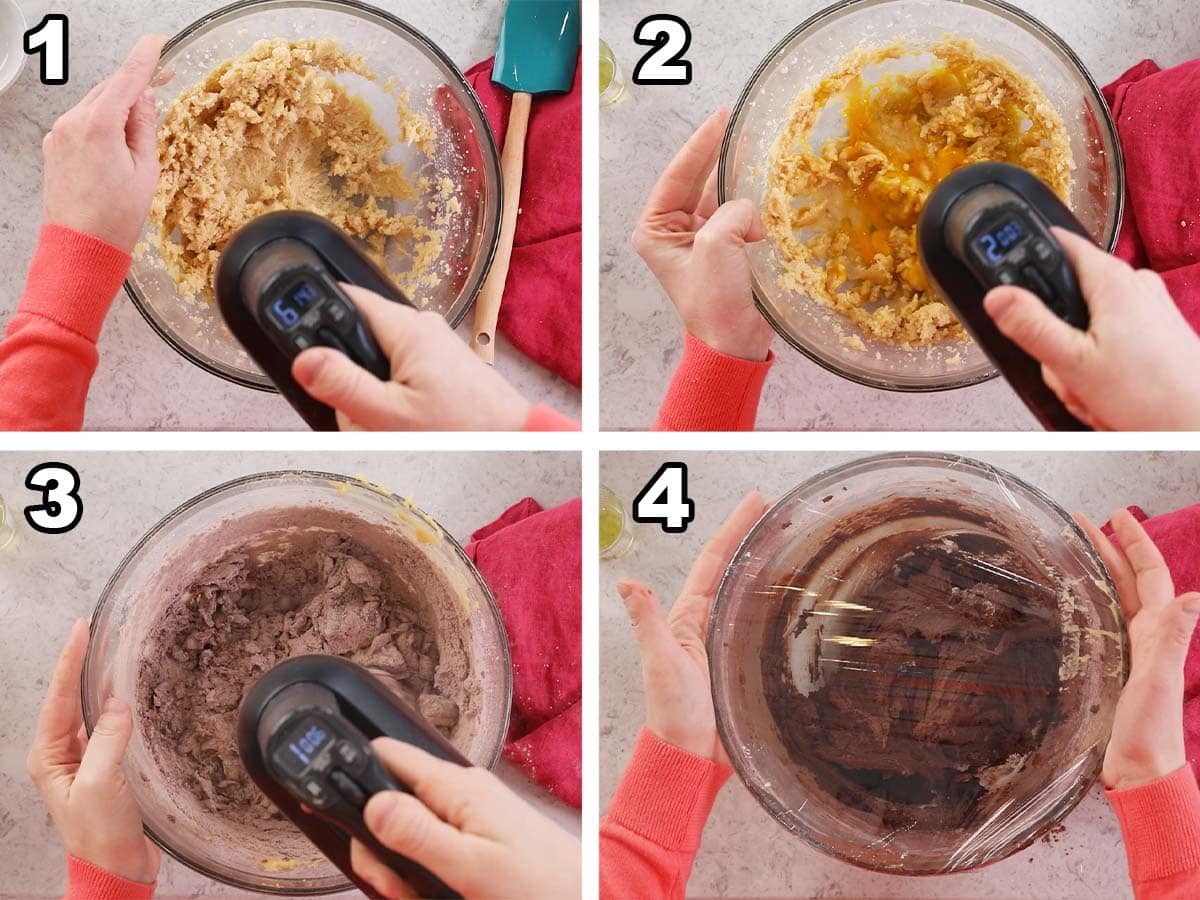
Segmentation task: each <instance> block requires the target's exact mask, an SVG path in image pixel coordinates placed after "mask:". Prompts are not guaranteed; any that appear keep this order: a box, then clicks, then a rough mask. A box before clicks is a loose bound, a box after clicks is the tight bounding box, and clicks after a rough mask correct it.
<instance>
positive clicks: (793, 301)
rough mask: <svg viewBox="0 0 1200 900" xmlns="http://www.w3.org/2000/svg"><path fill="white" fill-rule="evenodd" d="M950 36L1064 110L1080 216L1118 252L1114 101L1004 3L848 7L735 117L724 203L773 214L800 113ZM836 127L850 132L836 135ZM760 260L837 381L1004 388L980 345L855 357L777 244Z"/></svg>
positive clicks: (942, 0)
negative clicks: (859, 67) (800, 104)
mask: <svg viewBox="0 0 1200 900" xmlns="http://www.w3.org/2000/svg"><path fill="white" fill-rule="evenodd" d="M946 36H951V37H956V38H969V39H971V40H973V41H974V42H975V43H976V44H977V45H978V46H979V47H980V48H981V49H982V50H983V51H984V52H985V53H988V54H992V55H996V56H1000V57H1002V58H1004V59H1005V60H1007V61H1008V63H1009V64H1010V65H1012V67H1013V68H1014V69H1016V70H1017V71H1018V72H1020V73H1022V74H1024V75H1026V76H1027V77H1029V78H1031V79H1032V80H1033V81H1034V82H1036V83H1037V85H1038V86H1039V87H1040V88H1041V89H1042V91H1043V93H1044V94H1045V95H1046V97H1047V98H1048V99H1049V100H1050V102H1051V103H1053V104H1054V106H1055V108H1056V109H1057V110H1058V112H1059V114H1060V115H1061V116H1062V119H1063V122H1064V124H1065V125H1066V130H1067V134H1068V135H1069V137H1070V143H1071V153H1072V156H1073V157H1074V159H1075V163H1076V169H1075V173H1074V175H1075V177H1074V185H1073V187H1072V190H1071V196H1070V198H1069V202H1068V206H1070V207H1071V210H1072V211H1073V212H1074V213H1075V216H1076V217H1077V218H1078V219H1079V220H1080V222H1082V223H1083V225H1084V226H1085V227H1086V228H1087V230H1088V231H1089V232H1090V233H1091V235H1092V236H1093V237H1094V238H1095V239H1096V242H1097V243H1098V244H1100V245H1101V246H1102V247H1105V248H1106V249H1108V250H1112V248H1113V247H1114V246H1115V245H1116V239H1117V233H1118V231H1119V230H1120V225H1121V215H1122V211H1123V207H1124V202H1125V181H1124V179H1125V175H1124V165H1123V160H1122V156H1121V145H1120V142H1119V141H1118V139H1117V132H1116V128H1115V127H1114V125H1113V122H1112V118H1111V116H1110V115H1109V111H1108V106H1107V104H1106V103H1105V102H1104V97H1103V95H1102V94H1101V93H1100V89H1099V88H1098V87H1097V86H1096V83H1095V82H1094V81H1093V80H1092V77H1091V76H1090V75H1089V74H1088V72H1087V70H1086V69H1085V68H1084V66H1083V63H1082V62H1081V61H1080V60H1079V58H1078V57H1077V56H1076V55H1075V53H1074V52H1073V51H1072V50H1071V49H1070V48H1069V47H1068V46H1067V45H1066V44H1065V43H1064V42H1063V41H1062V39H1061V38H1059V37H1058V36H1057V35H1056V34H1054V33H1053V32H1051V31H1050V30H1049V29H1048V28H1046V27H1045V26H1044V25H1042V24H1041V23H1040V22H1038V21H1037V20H1036V19H1034V18H1032V17H1030V16H1029V15H1027V14H1026V13H1024V12H1022V11H1020V10H1018V9H1016V8H1014V7H1012V6H1010V5H1008V4H1007V3H1002V2H998V0H846V2H842V3H837V4H835V5H833V6H831V7H829V8H828V9H826V10H824V11H823V12H820V13H818V14H817V15H815V16H813V17H812V18H811V19H809V20H808V21H807V22H805V23H804V24H802V25H800V27H798V28H797V29H796V30H795V31H793V32H792V33H791V34H789V35H788V36H787V37H785V38H784V39H783V40H782V41H781V42H780V43H779V45H778V46H777V47H775V49H774V50H772V51H771V52H770V53H769V54H768V55H767V57H766V59H765V60H763V62H762V64H761V65H759V67H758V69H757V70H756V71H755V72H754V75H753V76H752V77H751V78H750V82H749V84H747V85H746V88H745V90H744V91H742V95H741V98H740V99H739V100H738V103H737V106H736V107H735V108H734V111H733V115H732V117H731V118H730V121H729V128H728V130H727V131H726V133H725V142H724V146H723V147H722V150H721V158H720V168H719V173H718V185H719V193H720V199H721V201H722V202H724V201H726V200H733V199H740V198H748V199H750V200H752V201H753V202H754V203H755V204H761V202H762V200H763V196H764V193H765V187H766V181H767V176H768V171H769V159H770V155H771V149H772V147H773V146H774V144H775V140H776V138H777V137H778V136H779V134H780V132H781V130H782V129H783V127H784V125H785V124H786V123H787V121H788V118H789V112H790V107H791V105H792V102H793V101H794V100H795V98H796V96H797V94H799V93H800V92H801V91H802V90H806V89H809V88H812V87H814V86H815V85H816V84H817V83H818V82H819V81H820V80H821V79H822V78H824V77H825V76H826V75H828V74H830V73H831V72H833V70H834V68H835V67H836V66H838V65H839V64H840V63H841V62H842V60H843V59H845V58H846V57H847V56H848V55H849V54H850V53H851V52H852V51H854V50H856V49H858V48H860V47H864V46H867V47H870V46H885V45H890V44H894V43H896V42H898V41H904V42H906V43H907V44H908V45H910V46H912V47H913V48H914V51H919V49H920V48H921V47H922V46H927V45H929V44H931V43H933V42H936V41H938V40H941V39H942V38H944V37H946ZM912 60H913V57H907V58H905V59H901V60H897V61H893V62H889V63H886V64H883V65H880V66H876V67H874V68H873V69H872V72H874V71H875V69H878V72H879V74H880V75H882V74H886V73H889V72H892V71H899V70H902V69H907V68H911V67H912V65H913V62H912ZM873 77H874V76H873ZM830 120H832V121H830ZM834 121H836V122H837V123H838V130H834V129H833V128H832V127H830V126H831V125H832V124H833V123H834ZM823 122H824V127H822V125H823ZM841 124H844V123H842V121H841V119H840V117H833V116H823V117H822V120H821V121H818V130H816V131H814V133H813V139H814V141H815V142H818V143H823V142H824V141H826V140H829V139H831V138H834V137H837V136H839V135H844V134H845V129H844V128H843V127H840V126H841ZM749 251H750V260H751V267H752V269H753V285H754V296H755V299H756V300H757V302H758V306H759V309H760V310H761V311H762V313H763V315H764V316H765V317H766V318H767V320H768V321H769V322H770V323H771V325H772V326H774V328H775V330H776V331H777V332H779V334H780V335H781V336H782V337H783V338H784V339H785V340H787V342H788V343H789V344H791V345H792V346H793V347H795V348H796V349H797V350H799V351H800V352H802V353H804V354H805V355H806V356H808V357H809V358H810V359H812V360H813V361H814V362H816V363H818V364H819V365H821V366H823V367H824V368H826V369H828V370H829V371H831V372H834V373H836V374H838V375H841V376H842V377H844V378H848V379H850V380H851V381H856V382H858V383H860V384H865V385H869V386H871V387H876V388H884V389H887V390H895V391H937V390H947V389H951V388H958V387H965V386H967V385H970V384H975V383H978V382H981V381H986V380H987V379H989V378H993V377H995V376H996V374H997V372H996V370H995V368H994V367H993V366H992V363H991V361H990V360H989V359H988V358H987V356H986V355H985V354H984V353H983V351H981V350H980V349H979V348H978V347H977V346H975V344H973V343H965V342H961V341H954V342H949V343H943V344H939V345H934V346H931V347H917V348H913V349H910V350H904V349H902V348H900V347H898V346H896V345H894V344H889V343H885V342H882V341H873V340H869V339H867V338H866V337H863V343H864V344H865V347H866V349H865V350H858V349H853V348H851V347H848V346H846V345H845V343H844V339H845V338H846V337H847V336H848V335H858V332H857V330H856V329H855V328H854V326H853V325H851V324H850V322H849V321H848V320H847V319H845V318H844V317H842V316H841V315H839V314H838V313H835V312H833V311H832V310H830V309H828V308H827V307H825V306H823V305H822V304H821V303H819V302H818V301H816V300H814V299H812V298H811V297H809V296H807V295H805V294H802V293H798V292H795V291H788V290H784V289H783V288H782V287H781V286H780V284H779V279H780V274H781V272H782V264H781V262H780V259H779V257H778V256H777V254H776V252H775V250H774V248H773V246H772V244H771V242H770V241H769V240H767V241H763V242H761V243H758V244H752V245H750V247H749Z"/></svg>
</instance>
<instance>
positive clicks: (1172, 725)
mask: <svg viewBox="0 0 1200 900" xmlns="http://www.w3.org/2000/svg"><path fill="white" fill-rule="evenodd" d="M1075 520H1076V521H1077V522H1079V524H1080V526H1081V527H1082V528H1083V529H1084V531H1085V532H1086V533H1087V535H1088V537H1089V538H1090V539H1091V541H1092V543H1093V544H1094V545H1095V546H1096V549H1097V551H1098V552H1099V553H1100V557H1101V559H1103V560H1104V564H1105V565H1106V566H1107V567H1108V572H1109V574H1110V575H1112V579H1113V582H1114V583H1115V584H1116V586H1117V593H1118V594H1119V595H1120V598H1121V608H1122V609H1123V610H1124V611H1125V619H1126V622H1127V627H1128V629H1129V643H1130V647H1131V656H1132V662H1131V666H1130V671H1129V681H1128V682H1126V684H1125V688H1124V690H1122V691H1121V698H1120V700H1119V701H1118V702H1117V713H1116V718H1115V720H1114V721H1113V732H1112V738H1111V739H1110V740H1109V742H1108V750H1107V752H1106V753H1105V754H1104V769H1103V771H1102V772H1101V773H1100V779H1101V781H1103V782H1104V786H1105V787H1106V788H1108V789H1109V790H1126V789H1128V788H1133V787H1138V786H1140V785H1144V784H1149V783H1150V782H1152V781H1156V780H1157V779H1159V778H1162V777H1163V776H1165V775H1170V774H1171V773H1172V772H1174V771H1175V770H1176V769H1178V768H1180V767H1182V766H1184V765H1185V764H1186V763H1187V754H1186V752H1185V750H1184V744H1183V664H1184V661H1185V660H1186V659H1187V653H1188V647H1189V645H1190V644H1191V641H1192V632H1193V631H1194V630H1195V628H1196V620H1197V619H1198V618H1200V594H1184V595H1182V596H1180V597H1176V596H1175V585H1174V583H1173V582H1172V581H1171V573H1170V571H1169V570H1168V569H1167V564H1166V563H1165V562H1164V561H1163V558H1162V554H1161V553H1160V552H1159V551H1158V548H1157V547H1155V546H1154V542H1153V541H1151V540H1150V537H1149V535H1147V534H1146V531H1145V529H1144V528H1142V526H1141V525H1140V524H1138V521H1137V520H1136V519H1135V518H1134V517H1133V516H1132V515H1131V514H1130V513H1129V512H1128V511H1127V510H1121V511H1120V512H1118V513H1116V514H1115V515H1114V516H1113V518H1112V526H1113V534H1114V535H1115V536H1116V539H1117V541H1118V542H1119V543H1120V546H1119V547H1118V546H1117V545H1116V543H1114V542H1113V541H1110V540H1109V539H1108V537H1107V536H1105V534H1104V533H1103V532H1102V531H1101V530H1100V529H1099V528H1097V527H1096V526H1095V525H1094V524H1093V523H1092V522H1090V521H1088V519H1087V517H1086V516H1083V515H1081V514H1079V515H1076V516H1075Z"/></svg>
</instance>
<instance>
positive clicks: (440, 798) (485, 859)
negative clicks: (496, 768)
mask: <svg viewBox="0 0 1200 900" xmlns="http://www.w3.org/2000/svg"><path fill="white" fill-rule="evenodd" d="M371 746H372V747H373V748H374V749H375V752H376V754H377V755H378V756H379V759H380V760H381V761H382V762H383V764H384V766H386V767H387V769H388V770H389V771H390V772H391V773H392V774H393V775H395V776H396V778H397V779H398V780H399V781H400V782H401V783H403V784H406V785H408V786H409V787H410V788H411V789H412V794H404V793H400V792H397V791H384V792H382V793H379V794H376V795H375V796H374V797H372V798H371V799H370V801H369V802H368V803H367V805H366V808H365V809H364V810H363V821H364V822H365V823H366V826H367V828H369V829H370V830H371V833H372V834H373V835H375V837H376V838H377V839H378V840H379V842H380V843H381V844H383V846H385V847H387V848H388V849H390V850H395V851H396V852H397V853H399V854H401V855H403V856H405V857H407V858H408V859H411V860H412V861H413V862H416V863H419V864H420V865H422V866H424V867H425V868H426V869H428V870H429V871H430V872H432V873H433V874H434V875H436V876H437V877H438V878H440V879H441V880H442V881H443V882H445V883H446V884H447V885H448V886H450V887H451V888H453V889H454V890H455V891H457V892H458V893H460V894H462V895H463V896H464V897H469V898H477V897H479V898H489V897H495V898H508V897H547V898H559V897H561V898H576V897H578V896H579V893H580V888H581V885H582V874H581V866H582V860H581V858H580V846H579V841H577V840H576V839H575V838H574V837H572V836H571V835H569V834H567V832H565V831H563V830H562V829H561V828H559V827H558V826H557V825H555V824H554V823H553V822H551V821H550V820H549V819H547V818H546V817H545V816H543V815H541V813H539V812H537V811H536V810H535V809H533V807H531V806H529V805H528V804H527V803H525V801H523V800H522V799H521V798H520V797H518V796H517V795H516V794H514V793H513V792H512V791H510V790H509V789H508V788H507V787H505V785H504V784H503V783H502V782H501V781H500V779H499V778H497V777H496V776H495V775H493V774H492V773H491V772H489V771H488V770H487V769H482V768H463V767H462V766H457V765H454V764H453V763H449V762H445V761H443V760H440V759H438V758H436V757H434V756H431V755H430V754H428V753H426V752H425V751H424V750H420V749H418V748H417V747H413V746H412V745H410V744H404V743H401V742H400V741H394V740H392V739H391V738H377V739H376V740H374V741H372V742H371ZM350 864H351V865H352V866H353V868H354V871H355V872H356V873H357V874H358V876H359V877H360V878H362V879H363V880H364V881H367V882H368V883H369V884H371V886H372V887H374V888H375V889H376V890H377V891H378V892H379V893H380V894H382V895H383V896H385V897H388V898H395V897H413V896H416V895H415V894H414V893H413V892H412V890H411V889H410V888H409V886H408V885H407V884H405V882H404V881H403V880H401V878H400V877H399V876H398V875H397V874H396V873H395V872H393V871H392V870H391V869H389V868H388V867H387V866H385V865H384V864H383V863H382V862H381V861H380V860H379V859H378V857H376V856H375V855H374V854H373V853H372V852H371V851H370V850H369V849H368V848H367V846H366V845H365V844H363V843H362V842H361V841H358V840H355V841H354V842H353V843H351V845H350Z"/></svg>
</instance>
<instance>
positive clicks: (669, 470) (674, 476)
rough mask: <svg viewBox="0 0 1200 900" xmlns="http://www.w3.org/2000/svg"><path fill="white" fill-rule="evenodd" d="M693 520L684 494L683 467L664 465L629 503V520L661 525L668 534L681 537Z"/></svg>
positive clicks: (692, 507) (692, 510) (692, 506)
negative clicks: (631, 507)
mask: <svg viewBox="0 0 1200 900" xmlns="http://www.w3.org/2000/svg"><path fill="white" fill-rule="evenodd" d="M695 518H696V504H695V503H694V502H693V501H692V500H691V498H689V497H688V493H687V466H686V465H684V464H683V463H679V462H670V463H664V464H663V465H662V467H661V468H659V470H658V471H657V472H656V473H655V474H654V477H653V478H651V479H650V481H649V482H648V483H647V484H646V486H645V487H644V488H642V491H641V493H640V494H638V495H637V497H636V498H634V501H633V521H635V522H639V523H641V524H643V525H646V524H648V525H661V526H662V530H663V531H665V532H667V533H668V534H683V533H684V532H685V531H687V529H688V525H690V524H691V522H692V520H693V519H695Z"/></svg>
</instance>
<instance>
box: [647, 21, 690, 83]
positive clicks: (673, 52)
mask: <svg viewBox="0 0 1200 900" xmlns="http://www.w3.org/2000/svg"><path fill="white" fill-rule="evenodd" d="M633 40H634V42H635V43H638V44H642V45H644V46H648V47H653V48H654V49H653V50H651V51H650V52H649V53H647V54H646V56H645V57H644V58H642V59H641V60H640V61H639V62H638V64H637V65H636V66H635V67H634V69H633V83H634V84H691V83H692V64H691V63H690V62H688V61H687V60H686V59H684V58H683V54H685V53H687V51H688V48H689V47H690V46H691V45H692V30H691V29H690V28H689V27H688V23H687V22H685V21H683V19H681V18H679V16H670V15H666V14H665V13H660V14H659V15H656V16H647V17H646V18H644V19H642V21H640V22H638V26H637V28H635V29H634V30H633Z"/></svg>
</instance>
